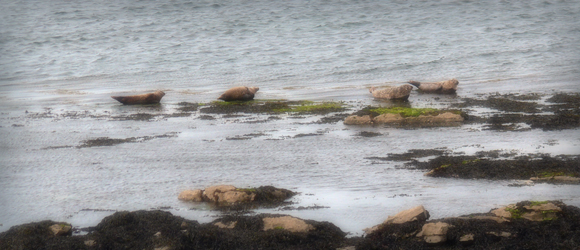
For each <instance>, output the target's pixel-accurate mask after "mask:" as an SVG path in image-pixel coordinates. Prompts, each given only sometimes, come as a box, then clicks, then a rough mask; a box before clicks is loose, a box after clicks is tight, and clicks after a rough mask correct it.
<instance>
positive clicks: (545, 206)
mask: <svg viewBox="0 0 580 250" xmlns="http://www.w3.org/2000/svg"><path fill="white" fill-rule="evenodd" d="M524 208H526V209H529V210H534V211H558V212H561V211H562V209H561V208H560V207H558V206H556V205H555V204H554V203H551V202H548V203H542V204H537V205H530V206H524Z"/></svg>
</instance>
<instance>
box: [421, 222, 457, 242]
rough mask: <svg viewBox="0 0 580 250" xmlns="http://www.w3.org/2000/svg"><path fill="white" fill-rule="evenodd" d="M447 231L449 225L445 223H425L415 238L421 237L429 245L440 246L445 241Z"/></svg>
mask: <svg viewBox="0 0 580 250" xmlns="http://www.w3.org/2000/svg"><path fill="white" fill-rule="evenodd" d="M448 230H449V224H447V223H445V222H436V223H427V224H425V225H423V229H422V230H421V232H420V233H419V234H417V237H423V240H424V241H425V242H426V243H427V244H429V245H441V244H443V243H445V242H446V241H447V231H448Z"/></svg>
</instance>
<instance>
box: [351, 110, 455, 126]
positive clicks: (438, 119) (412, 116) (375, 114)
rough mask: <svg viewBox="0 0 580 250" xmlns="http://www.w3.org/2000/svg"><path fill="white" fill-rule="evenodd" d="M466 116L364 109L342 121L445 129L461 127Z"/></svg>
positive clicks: (420, 111)
mask: <svg viewBox="0 0 580 250" xmlns="http://www.w3.org/2000/svg"><path fill="white" fill-rule="evenodd" d="M465 117H466V114H464V113H462V112H461V111H460V110H440V109H434V108H408V107H392V108H376V107H371V106H369V107H366V108H364V109H362V110H360V111H357V112H355V113H354V115H351V116H349V117H347V118H346V119H345V120H344V124H346V125H377V124H394V125H399V126H403V127H406V126H409V127H445V126H458V125H461V123H462V122H463V120H464V119H465Z"/></svg>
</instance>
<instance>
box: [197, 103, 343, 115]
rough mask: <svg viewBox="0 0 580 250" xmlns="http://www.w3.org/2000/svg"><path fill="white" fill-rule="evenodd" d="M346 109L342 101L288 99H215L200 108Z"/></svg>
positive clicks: (319, 111)
mask: <svg viewBox="0 0 580 250" xmlns="http://www.w3.org/2000/svg"><path fill="white" fill-rule="evenodd" d="M344 110H346V107H345V104H344V103H342V102H313V101H287V100H252V101H232V102H221V101H214V102H211V103H209V104H208V105H207V106H204V107H202V108H200V112H202V113H213V114H231V113H276V114H279V113H296V114H328V113H333V112H341V111H344Z"/></svg>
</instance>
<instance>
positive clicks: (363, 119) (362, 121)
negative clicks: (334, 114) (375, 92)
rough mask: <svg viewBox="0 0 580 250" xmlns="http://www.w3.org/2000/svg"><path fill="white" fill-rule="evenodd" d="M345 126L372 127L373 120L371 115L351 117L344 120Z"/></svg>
mask: <svg viewBox="0 0 580 250" xmlns="http://www.w3.org/2000/svg"><path fill="white" fill-rule="evenodd" d="M344 124H345V125H372V124H373V120H372V118H371V116H370V115H364V116H358V115H351V116H349V117H347V118H346V119H344Z"/></svg>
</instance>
